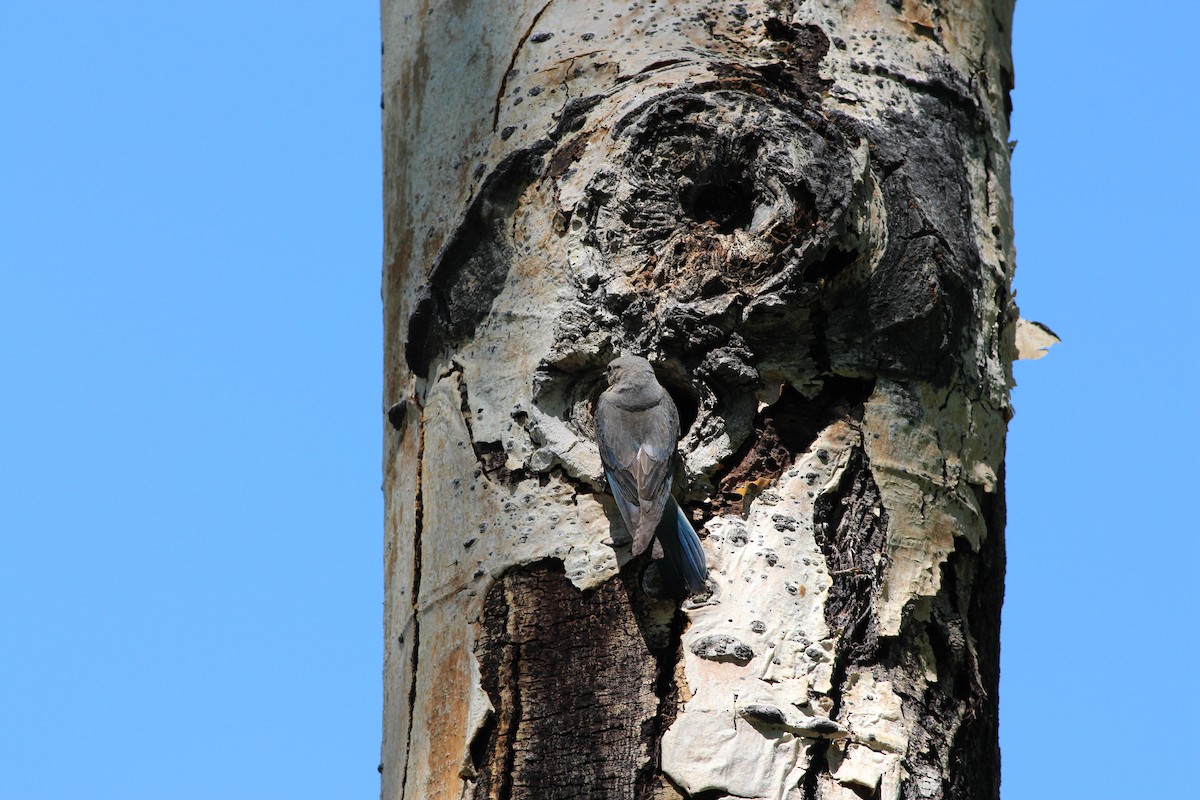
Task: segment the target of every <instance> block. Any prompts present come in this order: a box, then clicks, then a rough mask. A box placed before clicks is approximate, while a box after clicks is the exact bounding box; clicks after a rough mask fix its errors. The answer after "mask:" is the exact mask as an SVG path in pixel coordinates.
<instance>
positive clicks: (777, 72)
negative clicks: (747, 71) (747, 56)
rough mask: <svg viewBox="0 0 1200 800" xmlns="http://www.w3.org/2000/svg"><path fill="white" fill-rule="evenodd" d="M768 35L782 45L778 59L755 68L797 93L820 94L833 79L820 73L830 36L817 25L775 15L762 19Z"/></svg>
mask: <svg viewBox="0 0 1200 800" xmlns="http://www.w3.org/2000/svg"><path fill="white" fill-rule="evenodd" d="M765 29H766V32H767V37H768V38H770V39H772V40H773V41H776V42H779V43H780V44H781V45H782V51H783V52H782V53H781V54H780V56H781V58H780V60H779V61H775V62H772V63H770V64H766V65H764V66H761V67H759V68H758V70H759V72H760V73H761V74H762V76H763V78H764V79H765V80H767V81H769V82H770V83H772V84H775V85H777V86H779V87H780V88H781V89H782V90H784V91H785V92H788V93H790V94H795V95H797V96H801V97H803V96H815V97H820V95H821V93H822V92H824V91H825V90H826V89H828V88H829V87H830V86H831V85H833V81H831V80H829V79H827V78H822V77H821V75H820V68H821V62H822V61H823V60H824V59H825V55H826V54H827V53H828V52H829V37H828V36H826V35H825V31H823V30H821V29H820V28H818V27H817V26H816V25H801V24H797V23H789V22H785V21H784V20H782V19H779V18H778V17H768V18H767V19H766V21H765Z"/></svg>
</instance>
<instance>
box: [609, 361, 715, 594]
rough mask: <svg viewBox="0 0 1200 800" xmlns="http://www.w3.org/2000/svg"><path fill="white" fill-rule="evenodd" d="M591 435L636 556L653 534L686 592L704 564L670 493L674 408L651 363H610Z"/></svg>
mask: <svg viewBox="0 0 1200 800" xmlns="http://www.w3.org/2000/svg"><path fill="white" fill-rule="evenodd" d="M596 438H597V440H598V443H599V445H600V459H601V461H603V463H604V474H605V477H606V478H607V479H608V486H609V491H611V492H612V495H613V499H615V500H616V501H617V508H618V510H619V511H620V512H621V519H623V520H624V521H625V527H626V528H627V529H628V530H629V533H630V535H632V536H633V554H634V555H639V554H641V553H642V552H643V551H645V549H646V548H647V547H649V546H650V542H651V541H652V540H653V539H654V537H655V535H656V534H657V536H658V540H659V542H660V543H661V545H662V548H663V552H664V554H665V555H666V557H667V560H668V562H670V564H671V567H672V568H673V569H674V570H675V571H676V573H678V576H679V578H680V579H682V581H683V583H684V585H685V586H686V587H687V589H688V591H690V592H693V593H695V592H698V591H700V590H701V589H703V588H704V580H705V578H706V577H707V575H708V568H707V565H706V563H705V559H704V551H703V550H702V549H701V548H700V539H699V537H698V536H696V531H695V530H694V529H693V528H692V526H691V523H690V522H688V520H687V517H686V516H684V514H683V511H682V510H681V509H680V508H679V505H678V503H676V502H675V498H673V497H672V496H671V482H672V479H673V478H674V474H675V458H676V455H675V448H676V445H677V443H678V441H679V412H678V410H676V408H675V402H674V401H673V400H672V399H671V395H669V394H668V393H667V390H666V389H664V388H663V387H662V385H661V384H659V382H658V379H657V378H656V377H655V376H654V368H653V367H652V366H650V362H649V361H647V360H646V359H644V358H638V357H637V356H621V357H620V358H617V359H615V360H613V361H612V362H611V363H610V364H609V365H608V388H607V389H606V390H605V391H604V393H603V394H601V395H600V401H599V403H597V405H596Z"/></svg>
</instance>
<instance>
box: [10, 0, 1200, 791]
mask: <svg viewBox="0 0 1200 800" xmlns="http://www.w3.org/2000/svg"><path fill="white" fill-rule="evenodd" d="M1198 30H1200V3H1195V2H1186V1H1185V0H1176V1H1175V2H1170V1H1168V0H1161V1H1160V2H1156V3H1149V4H1145V5H1144V6H1143V7H1142V8H1141V9H1140V10H1137V11H1134V10H1132V7H1131V6H1130V5H1129V4H1128V3H1117V2H1111V1H1108V2H1095V1H1094V0H1093V2H1079V1H1072V2H1064V1H1063V0H1053V2H1045V1H1044V0H1043V1H1042V2H1039V0H1022V1H1021V2H1019V3H1018V9H1017V23H1016V36H1015V42H1016V43H1015V51H1016V62H1017V70H1016V71H1017V90H1016V92H1015V93H1014V102H1015V106H1016V111H1015V115H1014V118H1013V126H1014V132H1013V135H1014V137H1015V138H1017V139H1019V140H1020V144H1019V146H1018V147H1017V150H1016V153H1015V156H1014V192H1015V195H1016V209H1017V210H1016V215H1017V216H1016V221H1017V242H1018V248H1019V251H1020V252H1019V259H1018V276H1017V282H1016V285H1017V289H1018V301H1019V303H1020V305H1021V307H1022V309H1023V311H1024V315H1025V316H1026V317H1027V318H1029V319H1035V320H1040V321H1042V322H1044V323H1046V324H1048V325H1049V326H1050V327H1052V328H1053V329H1055V331H1057V332H1058V333H1059V334H1060V335H1061V336H1062V337H1063V339H1064V343H1063V344H1062V345H1060V346H1058V347H1056V348H1054V350H1053V351H1052V353H1051V355H1050V356H1049V357H1047V358H1046V359H1043V360H1041V361H1038V362H1033V363H1019V364H1018V365H1017V368H1016V374H1017V380H1018V382H1019V386H1018V388H1017V389H1016V391H1015V396H1014V397H1015V404H1016V407H1017V416H1016V418H1015V419H1014V421H1013V423H1012V425H1011V432H1010V437H1009V449H1008V492H1009V494H1008V497H1009V524H1008V580H1007V595H1006V601H1005V609H1004V625H1005V627H1004V634H1003V678H1002V680H1003V683H1002V698H1001V712H1002V743H1003V747H1004V789H1003V795H1004V798H1005V800H1024V799H1025V798H1075V797H1078V798H1089V799H1090V800H1094V799H1095V798H1122V799H1123V800H1124V799H1125V798H1131V797H1187V796H1195V795H1194V792H1195V791H1196V781H1195V778H1194V776H1193V772H1194V765H1195V763H1196V746H1195V744H1194V730H1195V725H1196V719H1197V716H1198V715H1200V704H1198V702H1197V698H1196V688H1195V683H1196V676H1197V675H1198V674H1200V669H1198V666H1197V661H1198V659H1197V656H1198V655H1200V653H1198V648H1197V644H1196V637H1197V634H1198V633H1200V624H1198V622H1197V620H1198V617H1200V603H1198V602H1197V596H1196V586H1197V584H1198V583H1200V544H1198V539H1197V527H1198V524H1197V515H1196V511H1195V508H1196V504H1197V495H1198V492H1197V488H1196V484H1197V478H1198V477H1200V476H1198V474H1197V472H1198V471H1197V468H1196V457H1197V453H1198V452H1200V435H1198V433H1197V426H1196V423H1195V422H1194V421H1192V420H1191V414H1192V413H1193V409H1194V406H1195V405H1196V397H1197V389H1198V386H1197V378H1196V370H1197V365H1198V363H1200V324H1198V323H1197V318H1198V316H1200V314H1198V312H1197V311H1196V307H1197V298H1198V297H1200V269H1198V267H1200V263H1198V262H1200V258H1198V256H1197V251H1196V245H1195V240H1196V230H1197V225H1198V223H1197V222H1196V218H1197V213H1196V211H1195V206H1196V201H1195V197H1194V195H1195V190H1196V185H1197V182H1198V181H1200V168H1198V167H1200V165H1198V159H1197V154H1196V153H1197V144H1196V140H1197V139H1200V125H1198V121H1200V116H1198V112H1197V107H1198V101H1200V84H1198V81H1197V79H1196V78H1195V75H1196V73H1197V63H1198V62H1197V57H1198V56H1197V45H1196V38H1195V37H1196V32H1197V31H1198ZM380 174H381V166H380V141H379V26H378V6H377V4H375V3H365V4H352V3H344V2H341V3H335V2H303V1H302V2H290V3H283V2H267V1H266V0H239V1H238V2H230V0H211V1H210V2H205V3H172V2H162V0H155V2H149V0H146V1H144V2H132V1H131V0H113V2H109V3H94V2H91V3H81V2H74V1H72V0H64V1H62V2H55V3H35V2H25V3H19V2H15V0H14V2H5V3H3V4H2V5H0V376H2V377H0V797H4V798H13V800H42V799H46V800H58V799H59V798H84V799H85V800H93V799H96V800H108V799H109V798H120V799H121V800H139V799H141V798H146V799H147V800H176V799H180V800H185V799H186V800H190V799H191V798H204V799H205V800H210V799H211V798H223V799H225V800H240V799H245V800H264V799H273V798H288V799H289V800H302V799H305V798H331V799H335V800H342V799H349V798H372V797H376V796H377V795H378V777H379V776H378V774H377V773H376V765H377V763H378V753H379V730H380V717H381V710H380V706H381V688H380V670H381V642H380V637H381V614H382V607H381V604H382V596H383V592H382V570H381V560H382V559H381V542H382V531H381V527H382V501H381V495H380V491H379V485H380V467H379V461H380V446H381V436H382V413H381V409H382V401H381V398H380V373H381V335H382V334H381V324H380V317H381V312H380V301H379V273H380V251H381V223H380V219H381V209H380Z"/></svg>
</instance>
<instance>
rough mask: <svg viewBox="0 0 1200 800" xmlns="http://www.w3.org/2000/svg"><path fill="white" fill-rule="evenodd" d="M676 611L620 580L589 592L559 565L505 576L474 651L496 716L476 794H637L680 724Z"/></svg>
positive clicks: (556, 797)
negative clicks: (673, 674) (667, 665)
mask: <svg viewBox="0 0 1200 800" xmlns="http://www.w3.org/2000/svg"><path fill="white" fill-rule="evenodd" d="M672 614H673V612H672V610H671V607H670V606H669V604H663V603H656V602H654V601H651V600H649V599H647V598H645V597H644V595H642V594H641V593H640V592H639V591H637V590H636V587H635V586H633V585H632V578H626V577H624V576H623V577H622V579H621V580H613V581H609V582H608V583H606V584H604V585H603V586H601V587H599V588H597V589H595V590H591V591H587V592H581V591H579V590H578V589H576V588H575V587H574V586H572V585H571V583H570V582H569V581H567V579H566V577H565V575H564V574H563V568H562V565H561V564H560V563H559V562H556V561H550V560H546V561H540V562H537V563H535V564H531V565H528V566H525V567H521V568H518V569H514V570H512V571H510V572H509V573H507V574H506V575H505V576H504V577H502V578H501V579H500V580H499V581H497V582H496V583H495V584H494V585H493V587H492V589H491V590H490V591H489V593H488V596H487V598H486V599H485V603H484V614H483V620H482V625H481V631H480V636H479V639H478V643H477V645H476V655H477V657H478V658H479V664H480V676H481V679H482V684H483V688H484V690H485V691H486V692H487V694H488V697H489V698H490V699H491V702H492V705H493V707H494V708H495V713H494V715H493V718H492V719H493V721H492V722H491V723H490V724H489V725H488V726H487V727H486V728H485V729H484V730H482V731H481V732H480V735H479V737H478V739H477V741H475V742H473V743H472V750H471V752H472V757H473V758H474V759H475V762H476V769H477V772H478V779H477V783H476V791H475V797H477V798H489V799H492V800H499V799H500V798H512V800H516V799H517V798H539V800H540V799H541V798H545V799H546V800H587V799H588V798H595V799H596V800H601V799H605V800H606V799H607V798H612V797H638V796H641V795H640V794H638V792H639V791H641V790H642V789H645V788H646V787H648V786H650V785H652V784H653V783H654V781H653V780H652V778H651V773H657V747H658V737H659V736H660V735H661V731H662V730H665V729H666V727H667V726H668V725H669V724H670V721H671V720H672V719H673V718H674V704H675V699H674V698H675V688H674V686H673V683H672V684H670V685H668V684H667V683H664V674H665V673H664V664H663V663H662V662H663V661H664V660H665V661H669V662H671V664H673V663H674V659H675V656H676V650H677V647H678V639H677V631H675V630H674V628H673V626H672V619H673V616H672ZM668 672H669V671H668ZM647 770H649V772H648V771H647ZM639 787H641V788H639Z"/></svg>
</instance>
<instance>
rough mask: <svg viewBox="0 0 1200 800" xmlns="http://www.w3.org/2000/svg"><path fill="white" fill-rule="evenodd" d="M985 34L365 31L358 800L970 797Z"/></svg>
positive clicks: (830, 26) (987, 590) (989, 758)
mask: <svg viewBox="0 0 1200 800" xmlns="http://www.w3.org/2000/svg"><path fill="white" fill-rule="evenodd" d="M501 6H503V8H501ZM1011 15H1012V3H1011V0H957V1H956V2H953V3H951V2H947V1H946V0H841V1H839V0H825V1H824V2H817V1H816V0H807V1H805V0H797V1H796V2H783V1H781V0H747V2H744V3H712V2H685V1H683V0H679V1H677V2H666V0H660V2H654V1H653V0H650V1H649V2H622V3H606V2H598V0H589V2H586V3H585V2H577V1H571V2H568V1H567V0H560V2H545V0H538V1H537V2H532V3H527V2H520V0H513V1H512V2H508V3H503V4H501V3H496V2H484V0H474V1H472V0H457V2H445V3H438V4H430V3H427V2H416V1H415V0H412V1H411V2H391V0H385V1H384V4H383V39H384V45H385V52H384V57H383V87H384V98H383V99H384V108H385V110H384V151H385V185H384V198H385V205H386V222H385V228H386V242H385V250H384V264H385V269H384V279H383V297H384V309H385V324H386V329H385V359H386V361H385V376H386V380H385V392H386V397H385V400H386V402H387V404H388V405H389V407H390V408H389V411H388V423H389V424H388V425H387V427H386V428H385V432H384V434H385V446H384V492H385V497H386V525H387V530H386V580H387V592H386V610H385V614H386V616H385V633H386V663H385V670H384V682H385V683H384V685H385V709H384V737H383V759H382V761H383V763H382V767H381V771H382V773H383V792H382V796H383V798H385V800H395V798H401V797H404V798H408V799H409V800H427V799H429V800H432V799H434V798H461V797H467V798H494V799H496V800H499V799H500V798H504V799H505V800H516V799H517V798H537V799H538V800H545V799H546V798H604V800H612V799H613V798H679V797H697V798H699V797H704V798H718V797H726V796H732V797H738V798H845V799H846V800H854V799H855V798H869V797H879V798H896V797H929V798H940V797H963V798H966V797H970V798H985V797H996V796H998V792H999V775H1000V772H999V766H1000V764H999V750H998V744H997V682H998V672H999V621H1000V604H1001V599H1002V593H1003V567H1004V544H1003V524H1004V502H1003V485H1002V480H1003V459H1004V435H1005V426H1006V422H1007V420H1008V417H1009V415H1010V408H1009V399H1008V393H1009V387H1010V385H1011V369H1010V363H1011V360H1012V358H1013V357H1014V356H1015V329H1016V309H1015V306H1014V304H1013V302H1012V297H1011V293H1010V288H1009V287H1010V280H1011V274H1012V268H1013V247H1012V224H1011V215H1010V199H1009V188H1008V187H1009V150H1008V145H1007V134H1008V108H1009V106H1008V90H1009V89H1010V88H1011V86H1012V71H1011V65H1010V57H1009V30H1010V28H1009V23H1010V20H1011ZM626 352H627V353H634V354H638V355H644V356H646V357H648V358H649V359H650V360H651V361H652V362H653V363H654V364H655V366H656V368H657V370H658V373H659V379H660V381H661V382H662V383H663V384H664V385H665V386H666V387H667V388H668V389H669V390H670V391H671V393H672V395H673V396H674V398H675V400H676V403H677V405H678V406H679V409H680V415H681V419H682V428H683V430H684V431H685V433H684V435H683V440H682V442H681V443H680V452H681V455H682V463H683V468H682V470H681V474H680V477H679V492H678V494H679V496H680V500H681V503H682V505H683V507H684V508H685V510H686V512H687V513H688V514H689V515H690V516H691V518H692V520H693V522H694V524H695V527H696V529H697V531H699V532H700V535H701V537H702V539H703V540H704V549H705V552H706V554H707V558H708V562H709V569H710V575H709V588H708V590H707V591H706V592H704V593H702V594H701V595H699V596H692V597H689V598H684V597H680V596H677V595H675V594H673V592H672V589H671V586H672V584H671V583H670V582H669V581H666V580H664V575H663V573H660V572H659V569H658V565H657V563H656V562H654V559H653V557H652V555H651V554H650V553H646V554H643V555H642V556H638V557H636V558H634V557H632V556H631V555H630V548H629V538H628V535H627V533H626V532H625V530H624V527H623V525H622V523H621V521H620V515H619V514H618V513H617V510H616V507H615V505H614V504H613V502H612V499H611V497H610V496H609V495H608V494H607V492H606V490H605V487H604V483H603V478H602V471H601V467H600V460H599V456H598V453H597V449H596V446H595V443H594V430H593V421H592V409H593V404H594V402H595V398H596V397H597V395H598V394H599V392H600V391H601V390H602V389H603V388H604V377H603V376H604V367H605V365H606V364H607V362H608V361H609V360H610V359H611V358H613V357H614V356H616V355H618V354H620V353H626Z"/></svg>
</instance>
